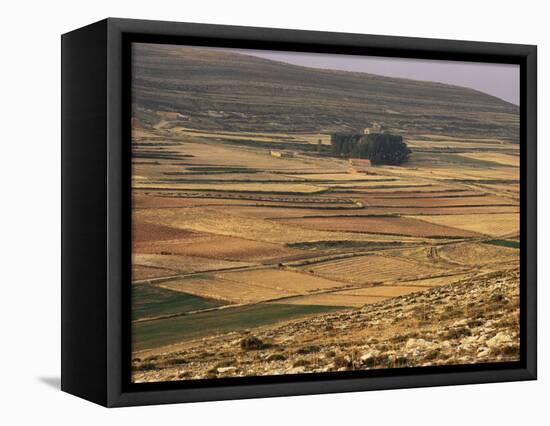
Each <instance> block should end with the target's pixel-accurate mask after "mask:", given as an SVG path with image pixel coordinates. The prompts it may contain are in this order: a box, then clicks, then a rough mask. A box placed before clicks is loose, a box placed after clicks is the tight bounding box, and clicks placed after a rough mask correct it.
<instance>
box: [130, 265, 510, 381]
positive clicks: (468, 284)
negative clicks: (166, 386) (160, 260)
mask: <svg viewBox="0 0 550 426" xmlns="http://www.w3.org/2000/svg"><path fill="white" fill-rule="evenodd" d="M517 360H519V272H518V270H517V269H515V270H510V271H503V272H495V273H491V274H486V275H483V276H478V277H476V278H475V279H471V280H465V281H461V282H459V283H455V284H452V285H447V286H443V287H437V288H433V289H429V290H426V291H424V292H419V293H413V294H410V295H407V296H402V297H397V298H394V299H390V300H387V301H385V302H381V303H378V304H375V305H367V306H365V307H363V308H359V309H353V310H348V311H341V312H337V313H332V314H326V315H320V316H315V317H310V318H305V319H300V320H295V321H290V322H286V323H283V324H277V325H276V326H271V327H264V328H260V329H254V330H249V331H247V332H244V333H236V332H235V333H229V334H225V335H221V336H215V337H211V338H205V339H201V340H196V341H193V342H188V343H184V344H181V345H178V346H175V347H172V348H168V349H166V351H164V353H158V354H141V355H140V354H137V355H136V358H134V360H133V371H134V373H133V380H134V381H135V382H152V381H169V380H186V379H204V378H220V377H238V376H263V375H275V374H297V373H309V372H328V371H345V370H364V369H377V368H401V367H413V366H414V367H417V366H432V365H443V364H445V365H452V364H474V363H488V362H502V361H517Z"/></svg>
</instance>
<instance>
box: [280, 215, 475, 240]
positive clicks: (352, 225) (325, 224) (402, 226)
mask: <svg viewBox="0 0 550 426" xmlns="http://www.w3.org/2000/svg"><path fill="white" fill-rule="evenodd" d="M278 222H283V223H288V224H292V225H297V226H301V227H304V228H310V229H321V230H325V231H343V232H359V233H366V234H369V233H371V234H390V235H407V236H412V237H475V236H479V234H476V233H475V232H470V231H465V230H462V229H455V228H451V227H449V226H442V225H437V226H432V225H433V224H431V223H427V222H424V221H422V220H417V219H410V218H406V217H315V218H302V219H281V220H278Z"/></svg>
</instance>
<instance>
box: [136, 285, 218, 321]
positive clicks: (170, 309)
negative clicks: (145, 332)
mask: <svg viewBox="0 0 550 426" xmlns="http://www.w3.org/2000/svg"><path fill="white" fill-rule="evenodd" d="M224 304H225V303H224V302H221V301H219V300H214V299H207V298H204V297H199V296H194V295H192V294H188V293H182V292H179V291H172V290H167V289H164V288H161V287H157V286H154V285H151V284H134V285H133V286H132V320H136V319H143V318H151V317H157V316H160V315H171V314H177V313H181V312H190V311H198V310H200V309H208V308H215V307H217V306H221V305H224Z"/></svg>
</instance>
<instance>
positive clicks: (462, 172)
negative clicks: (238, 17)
mask: <svg viewBox="0 0 550 426" xmlns="http://www.w3.org/2000/svg"><path fill="white" fill-rule="evenodd" d="M198 50H200V49H198ZM136 52H137V53H136V54H137V59H136V64H135V66H136V67H137V68H136V81H135V87H134V91H135V93H134V95H135V96H134V98H135V99H134V104H133V120H132V284H131V295H132V310H131V311H132V345H133V358H134V362H133V365H134V370H133V377H134V379H135V380H136V381H155V380H186V379H200V378H214V377H225V376H226V375H246V371H248V370H247V369H249V370H250V371H252V372H253V373H254V374H267V375H269V374H281V373H277V371H284V372H297V373H299V372H307V371H310V369H309V367H304V366H305V364H304V366H302V367H304V368H301V369H300V368H298V366H292V365H289V362H290V361H288V360H289V359H290V358H291V356H288V355H284V356H285V357H286V358H285V360H283V358H282V356H283V355H281V354H278V353H276V347H281V348H283V347H284V348H285V351H290V353H294V354H298V355H300V356H302V355H304V356H306V355H307V357H309V358H308V360H309V361H308V362H311V365H315V363H317V362H321V361H320V359H317V358H315V359H313V360H312V359H310V358H311V357H313V355H311V354H310V352H307V350H306V349H303V348H307V347H309V346H311V345H314V344H315V345H318V346H319V347H323V348H324V347H326V348H331V349H330V350H329V349H327V353H332V352H334V351H336V352H337V353H338V354H340V351H342V350H343V349H342V348H344V347H349V348H350V349H349V350H350V353H349V354H341V355H342V357H344V358H345V357H348V358H349V357H351V355H350V354H351V353H355V352H354V351H355V350H358V349H357V348H356V347H355V346H354V345H356V344H359V343H357V342H359V341H360V337H361V336H363V337H365V336H368V338H372V339H374V340H373V341H376V342H378V343H376V345H378V344H379V345H380V348H383V347H385V346H384V345H386V346H388V347H389V346H392V345H397V344H396V343H395V342H396V339H398V338H399V336H401V335H405V334H406V333H411V334H412V333H413V331H414V330H412V329H410V328H409V329H408V330H407V327H414V326H415V324H416V325H418V324H421V327H422V329H419V331H418V333H420V334H419V336H417V337H419V338H422V337H423V335H422V334H421V333H422V330H424V331H426V330H427V331H426V333H431V334H429V335H430V336H432V335H436V334H437V331H436V330H435V328H436V327H437V326H438V324H437V322H436V321H437V320H436V318H439V317H438V315H439V316H440V317H441V318H443V319H441V321H442V323H444V324H445V327H447V328H448V329H449V330H453V327H454V326H453V325H452V324H451V322H452V321H451V320H450V319H449V318H447V317H445V315H444V312H443V311H441V310H439V307H438V306H439V305H438V306H436V305H434V306H430V307H428V308H427V307H426V306H428V305H426V304H427V303H429V301H442V302H441V303H444V304H447V305H448V310H452V309H453V306H454V305H453V303H452V301H453V300H454V299H453V296H452V295H453V294H454V291H455V289H457V291H458V292H459V293H460V294H462V295H466V296H464V297H466V298H473V297H474V295H472V294H473V293H471V292H469V290H468V289H469V288H472V289H475V292H476V293H475V294H482V295H484V297H487V298H488V297H489V296H487V294H488V293H489V292H490V291H492V290H491V289H496V290H498V291H503V292H505V293H506V295H507V296H506V300H510V301H512V300H513V301H516V298H517V292H516V287H517V286H516V282H517V268H518V267H519V179H520V177H519V176H520V174H519V143H518V138H519V128H518V126H519V119H518V117H519V110H518V108H517V107H515V106H514V105H512V104H509V103H507V102H504V101H500V100H498V99H497V98H494V97H489V96H486V95H484V94H482V93H481V92H475V91H470V90H465V89H462V88H459V87H454V86H448V85H441V84H432V83H429V82H412V81H409V80H405V79H402V80H399V79H391V78H382V77H378V76H373V75H367V74H365V76H361V74H360V73H345V72H332V71H330V70H318V71H315V70H313V71H312V69H302V68H301V67H294V66H290V65H288V64H281V63H278V62H273V61H267V60H263V59H261V60H260V59H258V58H252V57H246V56H243V55H239V54H237V53H231V54H229V53H223V52H216V51H214V50H212V51H210V50H208V51H204V52H201V54H200V55H199V54H198V52H197V49H195V50H194V49H192V48H186V49H185V55H180V54H179V53H178V51H177V49H176V48H174V47H172V48H169V47H158V48H156V47H153V46H149V45H143V46H141V47H139V48H138V49H137V50H136ZM176 65H177V68H173V67H176ZM237 66H238V67H244V70H245V71H243V72H244V75H245V77H242V79H241V78H240V77H238V76H235V73H234V72H232V69H231V68H228V67H237ZM164 67H165V68H164ZM198 69H203V70H204V72H202V73H200V74H197V70H198ZM156 72H158V73H160V74H159V75H163V76H165V77H166V78H167V80H166V81H163V80H162V78H157V77H154V76H155V75H156V74H155V73H156ZM180 73H181V74H180ZM348 74H349V75H348ZM180 75H185V79H183V80H181V79H180ZM258 75H262V76H263V77H262V78H265V79H266V80H265V81H262V82H260V83H258V82H256V81H255V80H254V79H257V78H258ZM280 75H287V76H291V77H292V78H291V79H290V80H289V81H290V83H288V85H287V83H286V82H285V80H281V78H280ZM205 81H206V82H207V83H208V84H207V83H205ZM172 85H173V86H174V88H172ZM295 93H296V94H299V96H300V98H296V97H295V96H298V95H295ZM197 99H200V102H198V101H197ZM266 99H269V102H266ZM426 99H429V101H427V100H426ZM267 104H269V106H268V105H267ZM342 111H343V112H342ZM388 111H389V112H388ZM374 121H377V122H382V123H384V125H385V126H386V128H387V129H388V130H389V131H391V132H392V133H396V134H399V135H402V136H403V140H404V141H405V142H406V143H407V145H408V147H409V148H410V149H411V151H412V152H411V155H410V159H409V161H408V162H406V163H403V164H401V165H368V166H364V165H361V166H360V167H359V166H358V165H357V162H355V163H354V162H353V161H350V160H349V159H348V158H343V157H339V156H336V155H334V154H333V152H332V147H331V135H332V134H334V133H335V132H343V131H350V130H354V131H355V130H361V129H362V128H364V127H366V126H367V125H369V124H370V123H372V122H374ZM483 283H486V284H487V286H486V287H484V284H483ZM515 286H516V287H515ZM496 290H495V291H496ZM503 297H504V296H503ZM464 300H466V299H464ZM491 300H492V299H491ZM460 303H462V300H461V302H460ZM464 303H466V301H464ZM471 303H472V304H473V303H477V304H480V303H483V301H482V300H481V299H479V300H478V299H475V300H473V299H472V302H471ZM495 303H496V302H495ZM511 303H512V302H510V304H509V305H506V306H496V305H495V306H493V308H494V312H502V313H504V314H506V315H507V318H508V319H509V320H507V322H506V324H507V325H506V327H512V326H511V325H510V324H515V323H514V318H515V317H514V315H515V314H516V311H517V310H516V307H515V306H512V304H511ZM447 305H446V306H447ZM468 306H469V308H468V309H469V310H468V311H467V314H468V315H470V314H471V315H473V314H472V312H473V311H474V310H475V309H477V307H476V308H475V309H474V308H472V307H471V306H470V305H468ZM481 308H482V307H479V312H486V311H483V310H482V309H481ZM422 309H424V310H425V311H429V310H430V309H431V310H433V312H436V313H437V315H435V314H434V315H433V316H432V318H433V321H432V322H429V320H426V319H425V318H424V317H423V318H424V319H423V320H422V321H423V322H422V321H420V320H418V319H417V318H416V317H415V315H417V313H418V312H417V311H420V310H422ZM377 313H383V315H382V316H381V317H380V316H376V315H377ZM401 314H403V315H404V318H413V317H414V320H413V319H410V323H409V322H407V323H406V324H405V323H403V324H401V323H400V322H399V321H400V320H399V318H401ZM457 315H458V314H457ZM479 315H482V314H479ZM495 315H496V314H495ZM360 317H365V318H368V319H369V321H371V320H372V319H373V318H377V319H376V321H379V322H380V323H384V324H386V323H387V324H386V325H387V328H384V329H379V328H377V327H376V326H374V327H371V326H370V325H366V323H365V324H360V323H358V322H353V321H355V320H353V321H352V320H351V319H350V321H352V322H353V327H352V328H354V330H355V333H356V336H359V337H358V339H359V340H358V339H354V337H353V336H352V335H351V334H349V333H348V332H347V331H346V332H344V333H343V336H344V337H343V339H344V340H342V342H344V343H345V345H342V346H341V347H340V346H338V344H339V341H338V335H337V334H336V332H334V331H333V329H332V328H331V327H332V325H330V324H329V322H333V323H334V324H335V325H334V327H336V326H338V327H339V329H341V330H346V325H345V324H342V322H343V320H342V318H360ZM454 319H456V321H458V320H460V318H458V317H457V318H454ZM486 320H487V321H489V319H487V318H481V319H479V318H477V317H476V318H469V317H468V321H474V322H475V321H478V322H479V321H482V322H483V324H485V322H486ZM407 321H409V320H407ZM312 324H313V325H312ZM314 324H321V325H322V327H321V328H316V327H315V326H314ZM350 324H351V323H350ZM374 324H378V322H375V323H374ZM487 324H488V325H487V327H486V328H487V330H493V328H495V327H496V326H494V325H491V323H489V322H488V323H487ZM287 327H288V328H287ZM419 327H420V326H419ZM472 327H473V326H472ZM476 327H478V326H476ZM479 327H481V326H479ZM503 327H505V326H504V325H503ZM285 328H287V329H288V332H287V334H285ZM495 329H496V328H495ZM304 330H306V331H307V330H310V331H311V330H313V331H311V332H312V333H313V334H312V336H313V335H315V336H317V337H316V338H313V337H312V338H311V339H310V340H312V341H313V343H312V342H309V343H308V337H307V332H306V331H304ZM476 330H477V329H476ZM484 330H485V329H484ZM503 330H504V328H503ZM514 330H515V329H514ZM514 330H512V329H511V328H510V329H509V328H506V330H505V332H506V333H508V334H509V335H510V336H512V337H510V339H516V338H517V333H516V334H515V331H514ZM483 332H484V333H485V331H483ZM503 332H504V331H503ZM292 333H296V334H292ZM373 333H375V334H373ZM376 333H377V334H376ZM450 333H451V332H450ZM480 333H481V331H480ZM491 333H492V331H491V332H489V331H487V333H486V334H487V336H488V338H492V337H493V336H492V335H491V336H489V334H491ZM451 334H452V333H451ZM251 336H252V337H253V336H264V337H262V338H264V340H265V341H266V342H268V343H266V346H264V347H261V348H255V349H254V348H253V349H252V350H249V349H247V348H246V344H245V343H242V344H241V343H239V342H246V341H247V339H248V338H250V337H251ZM365 338H366V337H365ZM411 338H412V337H411ZM269 339H271V340H269ZM315 339H317V340H316V341H315ZM434 339H435V338H434ZM449 341H450V342H451V344H453V345H460V344H461V343H460V342H458V341H456V339H455V338H454V337H452V338H449ZM235 342H237V343H235ZM270 342H271V343H270ZM292 342H297V343H296V344H298V343H299V344H300V345H301V346H300V348H296V349H295V351H294V352H292V349H291V348H290V347H289V345H291V344H292ZM392 342H393V343H392ZM386 343H387V344H386ZM209 344H211V345H212V347H209V346H208V345H209ZM361 344H363V343H361ZM507 344H510V346H513V347H514V348H515V347H516V340H513V341H512V340H510V342H508V343H507ZM239 345H241V346H239ZM243 345H244V346H243ZM269 345H274V346H269ZM276 345H280V346H276ZM308 345H309V346H308ZM302 346H303V347H302ZM335 347H336V348H337V349H334V348H335ZM396 347H397V346H396ZM235 348H237V349H235ZM239 348H240V349H239ZM243 348H244V349H243ZM400 348H401V347H400ZM256 349H262V350H265V351H267V352H266V355H265V357H264V355H262V352H254V350H256ZM401 349H402V348H401ZM401 349H399V350H401ZM300 350H303V353H300V352H299V351H300ZM377 350H378V349H377ZM379 350H380V351H381V352H380V353H382V352H383V351H384V350H383V349H379ZM446 350H447V349H445V350H442V352H445V351H446ZM235 351H236V352H235ZM269 351H274V352H273V353H271V352H269ZM449 352H452V350H451V349H449ZM216 353H218V354H223V356H222V355H220V356H222V357H226V358H227V360H225V361H224V362H228V363H229V364H230V362H231V360H232V362H235V363H239V362H241V361H242V364H239V366H235V370H226V369H225V368H231V367H232V365H229V364H228V365H223V366H222V367H217V366H218V365H221V364H219V363H220V361H222V360H221V359H216V355H215V354H216ZM255 353H258V356H256V357H254V356H252V355H253V354H255ZM438 353H439V352H438ZM190 354H194V355H193V356H195V358H193V359H194V360H195V361H185V362H184V361H181V360H182V359H184V358H186V357H189V356H191V355H190ZM229 354H230V355H229ZM251 354H252V355H251ZM510 354H512V352H510V353H508V355H509V358H512V355H513V354H512V355H510ZM226 355H227V356H226ZM278 355H280V356H278ZM310 355H311V356H310ZM493 355H494V356H493ZM493 355H491V356H493V358H494V359H495V360H498V359H499V358H498V356H501V355H498V354H497V353H496V352H495V354H493ZM508 355H506V356H508ZM201 356H202V360H201ZM267 356H272V357H273V360H275V361H273V362H271V361H270V362H267V361H265V360H264V358H266V357H267ZM331 356H332V355H330V356H329V355H327V357H331ZM426 356H428V355H427V354H426ZM468 356H469V357H471V358H468V360H469V361H468V362H472V363H475V362H477V360H476V359H474V358H472V357H474V355H468ZM488 356H489V355H488ZM148 357H151V358H150V360H149V361H146V360H147V359H149V358H148ZM452 357H454V355H453V356H452ZM452 357H451V356H450V355H449V357H447V358H441V359H439V358H438V359H435V358H434V360H431V361H430V362H433V363H434V364H438V363H440V364H445V363H451V361H449V360H451V359H454V358H452ZM245 358H246V360H245ZM493 358H487V359H493ZM501 358H502V357H501ZM323 359H324V358H323ZM346 359H347V358H346ZM484 359H485V358H484ZM506 359H508V358H506ZM155 360H157V361H158V360H162V362H157V361H155ZM287 361H288V362H287ZM447 361H448V362H447ZM323 362H324V361H323ZM426 362H427V361H426ZM193 363H194V364H193ZM180 364H181V365H180ZM356 364H357V365H358V366H359V367H360V368H363V367H364V368H367V367H365V366H364V365H363V366H362V367H361V365H362V364H361V362H359V361H357V360H354V359H351V358H350V361H349V362H347V363H346V364H345V365H346V366H351V365H356ZM308 365H309V364H308ZM245 366H248V367H245ZM277 366H279V367H280V369H278V367H277ZM410 366H413V365H410ZM276 367H277V368H276ZM325 367H326V368H327V369H326V370H323V371H337V370H338V368H336V367H334V366H332V367H327V366H325ZM325 367H323V368H325ZM359 367H358V368H359ZM320 368H321V367H319V369H320ZM342 368H344V367H342ZM346 368H347V367H346ZM311 370H312V371H313V370H314V369H313V367H312V368H311ZM229 371H234V374H233V373H231V374H229V373H228V372H229ZM314 371H321V370H314ZM241 372H242V374H241Z"/></svg>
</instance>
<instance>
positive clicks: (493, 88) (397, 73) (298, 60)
mask: <svg viewBox="0 0 550 426" xmlns="http://www.w3.org/2000/svg"><path fill="white" fill-rule="evenodd" d="M224 50H225V49H224ZM227 50H233V51H236V52H239V53H244V54H249V55H253V56H258V57H261V58H266V59H272V60H275V61H282V62H288V63H290V64H294V65H302V66H307V67H314V68H326V69H334V70H343V71H357V72H365V73H370V74H379V75H385V76H389V77H401V78H410V79H413V80H425V81H437V82H439V83H447V84H453V85H457V86H464V87H470V88H472V89H475V90H479V91H481V92H485V93H488V94H490V95H493V96H496V97H498V98H501V99H504V100H505V101H508V102H511V103H513V104H515V105H519V65H509V64H489V63H480V62H455V61H436V60H430V59H401V58H382V57H376V56H352V55H335V54H326V53H302V52H281V51H279V52H277V51H269V50H251V49H227Z"/></svg>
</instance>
